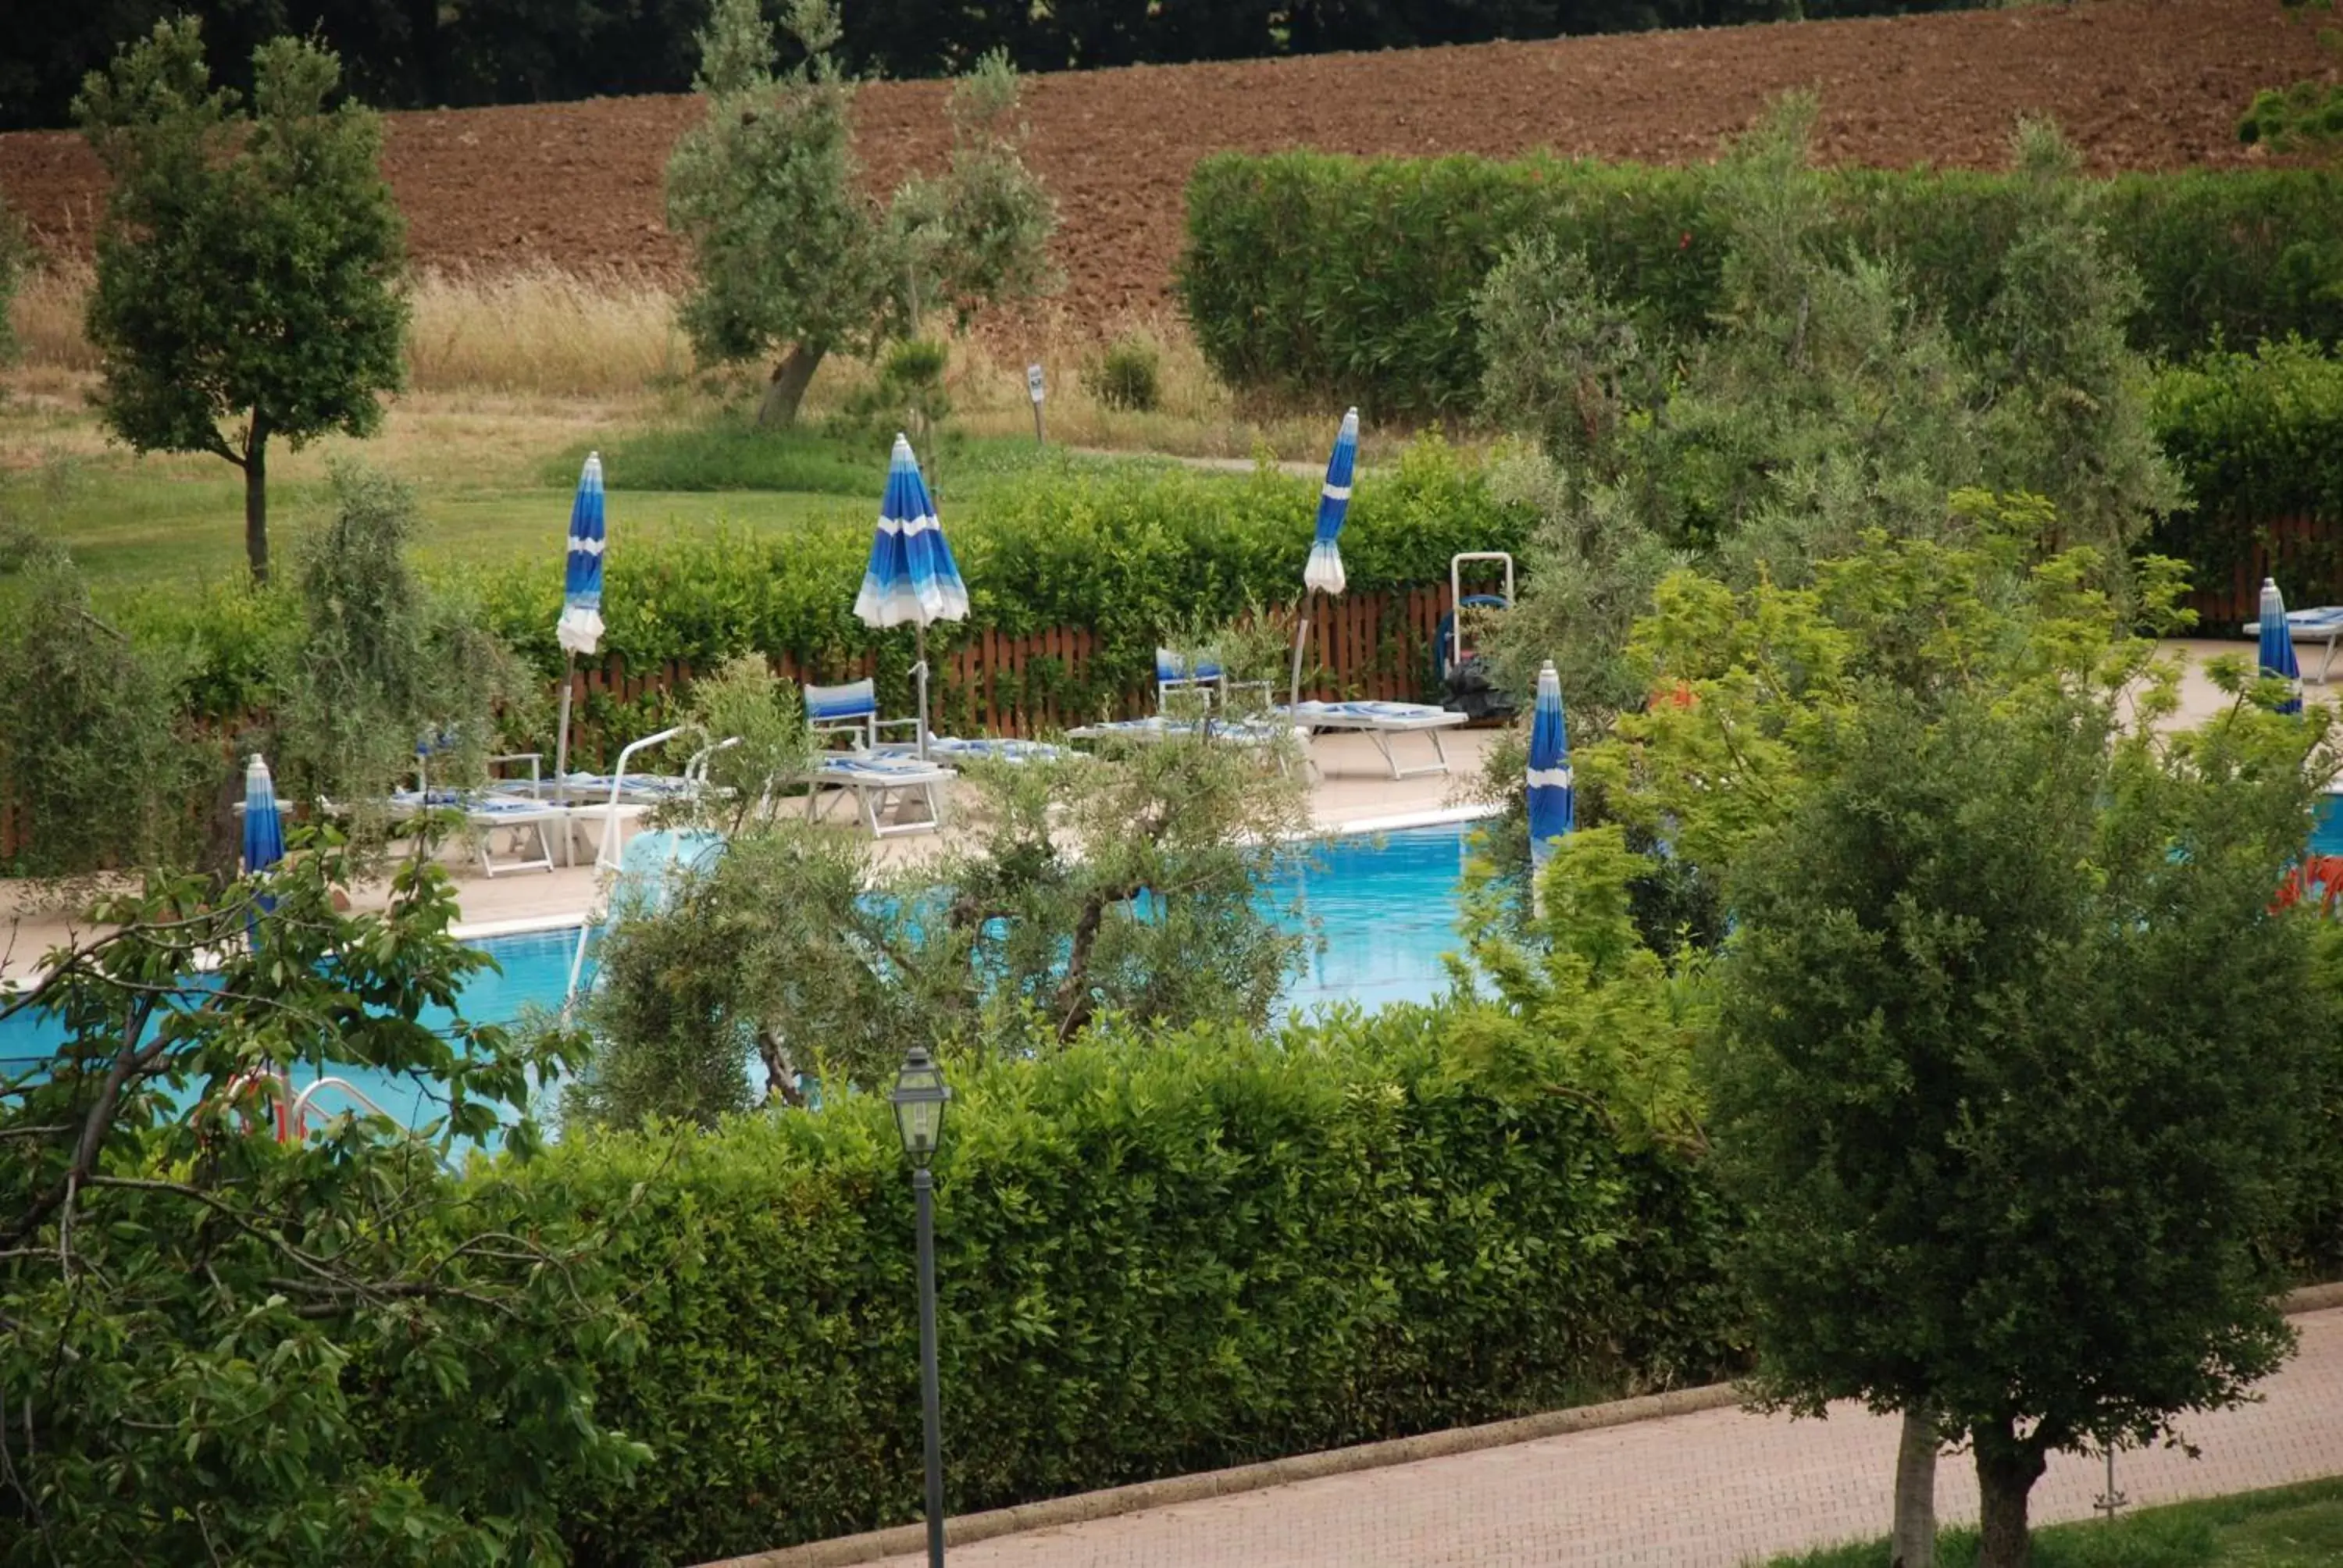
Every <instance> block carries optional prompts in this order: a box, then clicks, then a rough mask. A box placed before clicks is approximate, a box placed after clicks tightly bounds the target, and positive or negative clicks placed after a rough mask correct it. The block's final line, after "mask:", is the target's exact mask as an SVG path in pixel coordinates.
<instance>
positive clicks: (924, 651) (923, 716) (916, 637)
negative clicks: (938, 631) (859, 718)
mask: <svg viewBox="0 0 2343 1568" xmlns="http://www.w3.org/2000/svg"><path fill="white" fill-rule="evenodd" d="M911 644H912V647H913V648H915V649H916V650H917V658H916V659H915V661H914V662H913V664H912V665H911V674H912V675H913V676H915V677H916V678H918V679H919V682H920V761H922V762H925V761H926V760H927V759H928V628H927V623H926V622H924V621H914V622H912V623H911Z"/></svg>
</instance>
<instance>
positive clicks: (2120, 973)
mask: <svg viewBox="0 0 2343 1568" xmlns="http://www.w3.org/2000/svg"><path fill="white" fill-rule="evenodd" d="M2029 509H2030V508H2026V507H2019V508H2015V509H2013V508H2009V507H2007V506H2006V505H2004V506H2000V507H1994V506H1990V505H1988V504H1987V503H1986V500H1985V498H1980V497H1964V498H1961V506H1960V508H1959V509H1958V510H1957V511H1956V520H1961V521H1966V523H1968V524H1969V525H1970V528H1971V530H1972V531H1971V532H1970V533H1969V536H1968V537H1966V538H1958V537H1956V538H1954V539H1952V540H1951V541H1950V542H1942V541H1933V540H1926V539H1918V540H1894V539H1890V538H1885V537H1877V538H1875V539H1874V540H1873V541H1871V542H1870V543H1869V544H1868V545H1867V547H1866V548H1865V550H1864V551H1863V552H1862V553H1861V554H1859V555H1858V556H1855V557H1853V558H1847V559H1845V560H1841V561H1835V562H1831V563H1826V564H1825V566H1824V567H1823V568H1821V570H1820V571H1819V572H1818V573H1817V576H1816V579H1815V585H1814V586H1813V587H1812V588H1783V587H1779V586H1777V585H1774V584H1770V583H1765V584H1760V585H1758V586H1757V587H1756V588H1753V589H1751V590H1750V591H1749V592H1747V593H1746V594H1744V595H1741V596H1738V597H1736V596H1735V595H1734V594H1732V593H1731V592H1730V591H1729V590H1727V589H1725V588H1723V587H1722V586H1720V585H1718V584H1716V583H1715V582H1712V581H1709V580H1707V579H1704V578H1697V577H1694V576H1693V575H1692V574H1681V575H1679V576H1677V577H1675V578H1671V579H1669V580H1668V581H1667V582H1666V583H1664V584H1663V586H1662V588H1661V589H1660V592H1659V595H1658V598H1657V608H1656V612H1655V614H1654V617H1653V618H1652V619H1651V620H1650V621H1649V622H1648V623H1646V624H1645V625H1644V626H1643V627H1641V628H1638V632H1637V637H1636V648H1635V655H1636V657H1637V658H1638V659H1639V660H1640V661H1642V662H1643V663H1644V666H1645V668H1649V669H1651V670H1652V671H1653V672H1654V675H1655V676H1656V677H1658V678H1672V679H1675V680H1680V681H1682V682H1683V683H1684V686H1683V689H1684V693H1685V697H1686V700H1685V701H1684V702H1683V703H1674V702H1671V703H1663V704H1655V705H1654V707H1653V708H1652V709H1650V710H1649V711H1648V712H1646V713H1644V714H1642V715H1637V716H1632V717H1629V718H1623V719H1621V721H1620V723H1619V726H1618V733H1617V736H1616V738H1615V739H1611V740H1608V741H1605V742H1604V743H1601V744H1598V745H1596V746H1594V747H1592V748H1589V749H1587V750H1586V751H1585V752H1584V753H1583V754H1582V759H1581V762H1580V768H1581V771H1582V774H1584V775H1591V776H1593V777H1594V778H1596V779H1600V780H1602V781H1603V782H1604V786H1605V789H1606V791H1607V799H1609V801H1610V803H1611V805H1612V806H1613V808H1614V809H1616V810H1618V811H1620V812H1621V813H1622V814H1623V815H1625V816H1627V817H1629V818H1630V819H1633V820H1638V821H1642V822H1644V823H1646V824H1650V823H1654V822H1659V821H1665V822H1666V823H1668V824H1670V828H1669V832H1670V836H1671V838H1672V840H1673V842H1674V849H1675V852H1676V853H1678V854H1681V855H1683V856H1684V857H1686V858H1688V859H1691V860H1693V861H1694V862H1695V863H1697V864H1699V865H1701V866H1703V867H1704V868H1705V869H1712V870H1716V871H1721V872H1722V873H1723V874H1724V876H1725V882H1726V887H1727V891H1728V904H1727V907H1728V909H1729V910H1730V911H1731V914H1732V917H1733V919H1734V921H1735V935H1734V937H1733V939H1732V940H1730V941H1729V942H1728V943H1727V944H1726V945H1725V950H1724V957H1723V958H1722V960H1720V964H1721V967H1720V970H1719V972H1718V974H1717V977H1716V992H1715V994H1716V996H1717V998H1718V1000H1719V1003H1720V1006H1721V1009H1722V1027H1721V1029H1720V1030H1719V1031H1718V1032H1717V1035H1716V1037H1715V1044H1714V1046H1713V1047H1712V1048H1711V1049H1710V1050H1708V1051H1707V1052H1706V1053H1705V1054H1704V1057H1703V1060H1702V1067H1703V1071H1702V1078H1703V1081H1704V1086H1705V1088H1706V1091H1707V1093H1708V1096H1709V1101H1710V1104H1711V1107H1712V1112H1711V1117H1710V1121H1709V1131H1710V1135H1711V1137H1712V1138H1713V1139H1714V1140H1715V1144H1716V1147H1717V1150H1718V1154H1719V1159H1720V1161H1721V1164H1720V1170H1721V1172H1722V1174H1723V1177H1724V1179H1725V1181H1726V1183H1727V1188H1728V1191H1731V1192H1732V1193H1733V1194H1734V1195H1735V1197H1736V1198H1737V1200H1738V1201H1743V1202H1745V1203H1746V1204H1747V1205H1749V1211H1750V1212H1751V1213H1752V1214H1753V1215H1755V1216H1756V1217H1757V1222H1756V1223H1755V1224H1754V1225H1753V1227H1752V1229H1751V1231H1749V1233H1748V1235H1747V1237H1746V1239H1745V1241H1744V1242H1743V1244H1742V1246H1741V1248H1740V1250H1739V1258H1740V1266H1739V1277H1741V1278H1742V1279H1744V1280H1745V1282H1746V1283H1747V1284H1748V1287H1749V1289H1750V1290H1751V1292H1752V1295H1753V1298H1754V1302H1755V1315H1754V1318H1753V1325H1754V1329H1755V1334H1756V1338H1757V1341H1758V1345H1759V1351H1760V1357H1761V1360H1760V1374H1759V1379H1758V1382H1757V1386H1758V1387H1759V1388H1760V1389H1761V1390H1762V1391H1764V1392H1765V1394H1766V1396H1767V1397H1768V1398H1769V1399H1771V1400H1772V1401H1775V1402H1779V1403H1781V1404H1785V1405H1787V1406H1790V1407H1792V1408H1795V1409H1799V1410H1810V1409H1818V1408H1819V1407H1820V1406H1821V1404H1822V1403H1823V1402H1825V1401H1827V1400H1830V1399H1834V1398H1850V1397H1855V1398H1863V1399H1865V1400H1866V1401H1868V1402H1871V1403H1872V1404H1873V1405H1874V1406H1875V1407H1876V1408H1880V1409H1886V1410H1905V1409H1913V1408H1920V1409H1926V1410H1930V1411H1933V1412H1936V1415H1937V1418H1938V1420H1939V1421H1940V1422H1941V1423H1942V1431H1943V1433H1944V1435H1945V1436H1946V1438H1948V1439H1958V1440H1961V1441H1965V1442H1968V1443H1969V1444H1970V1445H1971V1446H1972V1447H1973V1449H1974V1451H1975V1452H1976V1454H1977V1456H1978V1465H1979V1478H1980V1483H1981V1484H1982V1486H1983V1488H1984V1490H1985V1493H1986V1499H1987V1502H1986V1539H1987V1543H1988V1560H1989V1561H1992V1562H1996V1563H2005V1562H2014V1561H2016V1560H2017V1559H2016V1558H2015V1557H2013V1556H2010V1555H2008V1553H2010V1552H2011V1551H2013V1550H2016V1548H2014V1547H2013V1546H2012V1544H2011V1543H2012V1542H2013V1541H2015V1542H2017V1543H2021V1545H2022V1541H2023V1537H2024V1533H2025V1526H2024V1520H2025V1497H2026V1492H2027V1490H2028V1488H2030V1486H2031V1484H2032V1482H2033V1480H2034V1478H2035V1477H2036V1475H2037V1474H2038V1473H2039V1471H2040V1466H2041V1462H2042V1457H2043V1455H2044V1454H2045V1453H2046V1452H2049V1451H2052V1450H2056V1449H2070V1448H2080V1447H2084V1446H2087V1445H2088V1444H2090V1443H2094V1442H2100V1441H2107V1440H2115V1439H2121V1440H2126V1441H2131V1442H2146V1441H2149V1440H2150V1439H2153V1438H2156V1437H2159V1436H2161V1435H2163V1434H2164V1433H2165V1432H2166V1430H2167V1423H2168V1422H2169V1421H2170V1419H2171V1418H2172V1417H2173V1416H2175V1415H2177V1414H2178V1413H2181V1412H2186V1411H2188V1410H2193V1409H2202V1408H2211V1407H2217V1406H2218V1405H2221V1404H2225V1403H2227V1402H2233V1401H2234V1399H2235V1398H2236V1397H2237V1395H2238V1393H2239V1392H2241V1391H2242V1390H2243V1388H2244V1387H2245V1386H2247V1384H2249V1383H2250V1382H2251V1381H2252V1380H2253V1379H2254V1378H2255V1377H2257V1376H2258V1375H2260V1373H2261V1372H2265V1371H2267V1370H2268V1367H2269V1366H2270V1365H2272V1364H2274V1358H2275V1357H2276V1356H2277V1355H2278V1353H2279V1352H2282V1350H2283V1347H2284V1345H2285V1343H2286V1337H2285V1333H2284V1331H2283V1329H2282V1327H2281V1326H2280V1325H2279V1323H2278V1320H2277V1319H2276V1318H2275V1316H2274V1315H2273V1314H2272V1312H2271V1309H2270V1308H2269V1306H2268V1292H2269V1291H2270V1288H2271V1287H2272V1286H2273V1285H2274V1284H2276V1283H2279V1282H2282V1280H2281V1277H2280V1276H2281V1273H2282V1270H2281V1269H2280V1267H2279V1266H2278V1259H2277V1258H2276V1256H2275V1255H2274V1252H2273V1251H2272V1250H2271V1249H2269V1248H2268V1246H2267V1243H2268V1241H2271V1240H2272V1239H2273V1238H2276V1237H2279V1236H2282V1235H2285V1234H2286V1233H2288V1231H2289V1229H2290V1227H2291V1226H2292V1225H2293V1224H2294V1222H2295V1221H2296V1218H2297V1216H2298V1213H2299V1212H2300V1209H2299V1207H2298V1201H2299V1200H2298V1194H2297V1193H2296V1192H2295V1191H2293V1190H2292V1189H2293V1188H2294V1187H2295V1185H2296V1184H2297V1182H2298V1181H2299V1180H2300V1179H2301V1178H2303V1177H2305V1176H2307V1175H2308V1174H2310V1173H2311V1172H2312V1171H2314V1170H2315V1169H2316V1167H2317V1162H2315V1161H2309V1160H2308V1159H2307V1158H2306V1157H2307V1155H2308V1151H2309V1147H2310V1146H2309V1144H2308V1136H2309V1134H2310V1133H2311V1131H2312V1128H2313V1124H2314V1123H2315V1122H2317V1121H2318V1119H2319V1118H2320V1117H2321V1115H2322V1112H2321V1111H2320V1110H2319V1093H2320V1092H2321V1091H2320V1088H2319V1085H2320V1084H2321V1083H2322V1082H2325V1081H2328V1080H2329V1078H2330V1077H2331V1071H2332V1064H2333V1060H2334V1059H2335V1057H2336V1055H2337V1051H2336V1046H2337V1043H2338V1030H2337V1028H2336V1020H2335V1014H2334V1010H2333V1006H2332V996H2331V993H2330V991H2329V990H2327V989H2324V984H2325V976H2326V975H2327V974H2328V972H2329V971H2328V970H2327V969H2326V967H2325V966H2324V964H2323V963H2321V961H2320V960H2319V959H2318V954H2317V952H2316V950H2315V945H2314V944H2315V940H2316V938H2317V935H2318V933H2317V930H2316V922H2315V921H2308V920H2298V919H2295V918H2292V917H2285V918H2273V917H2272V916H2271V915H2270V914H2269V912H2268V910H2269V905H2270V901H2271V897H2272V890H2273V888H2274V887H2275V885H2276V883H2277V879H2278V874H2279V872H2280V870H2281V869H2282V868H2283V866H2284V865H2285V863H2286V862H2287V861H2288V859H2290V858H2293V857H2295V856H2298V855H2299V853H2300V852H2301V847H2302V843H2303V840H2304V838H2305V835H2306V833H2307V831H2308V823H2309V819H2310V802H2311V800H2312V799H2313V795H2314V792H2315V790H2316V789H2317V787H2318V774H2319V771H2320V769H2322V768H2326V767H2328V766H2329V764H2328V762H2327V757H2328V753H2327V751H2326V749H2325V729H2324V726H2323V725H2321V724H2318V723H2316V722H2311V721H2307V720H2302V719H2290V718H2286V717H2282V716H2280V715H2278V714H2276V713H2274V712H2272V711H2269V710H2268V708H2267V707H2266V706H2265V704H2266V701H2267V699H2268V698H2269V697H2270V696H2271V695H2272V694H2271V693H2269V692H2268V691H2266V690H2264V689H2261V688H2258V687H2257V686H2255V685H2254V684H2253V683H2252V682H2251V680H2250V678H2248V676H2247V672H2246V669H2245V667H2244V665H2243V663H2242V661H2237V660H2230V661H2227V663H2226V664H2224V665H2220V666H2217V667H2216V669H2215V674H2216V677H2217V678H2218V679H2221V680H2223V681H2225V682H2227V683H2228V685H2229V687H2230V689H2231V690H2232V691H2233V692H2235V693H2236V700H2235V703H2234V706H2233V707H2232V708H2231V709H2229V710H2227V711H2226V712H2225V713H2223V714H2222V715H2221V716H2220V717H2219V718H2218V719H2216V720H2215V721H2213V722H2212V723H2211V724H2209V725H2207V727H2205V728H2203V729H2198V730H2195V731H2188V732H2183V733H2179V734H2176V735H2170V736H2165V735H2161V734H2159V732H2158V727H2159V726H2160V725H2162V724H2163V723H2164V722H2165V721H2166V720H2167V719H2169V718H2170V716H2171V714H2172V712H2173V710H2174V708H2175V706H2176V704H2177V697H2176V695H2175V689H2176V682H2177V672H2176V671H2175V670H2174V669H2172V668H2169V667H2167V666H2166V665H2164V664H2162V663H2161V662H2159V661H2158V660H2157V656H2156V653H2155V646H2154V644H2153V642H2152V641H2150V640H2148V639H2147V638H2144V637H2140V636H2137V635H2135V634H2133V633H2132V632H2131V631H2130V629H2129V618H2128V614H2127V611H2126V610H2125V609H2124V608H2123V607H2122V606H2120V605H2119V604H2118V603H2117V601H2115V600H2113V599H2111V598H2109V597H2108V596H2107V594H2105V593H2104V592H2102V591H2100V590H2098V589H2097V588H2093V587H2092V586H2090V585H2091V583H2092V580H2093V577H2094V573H2095V571H2096V569H2097V568H2096V563H2095V562H2094V561H2093V560H2092V559H2091V558H2090V557H2089V554H2088V552H2068V553H2067V554H2065V555H2061V556H2059V557H2056V558H2053V559H2051V560H2049V561H2047V562H2045V563H2043V564H2042V565H2041V566H2039V567H2037V568H2035V569H2033V570H2032V571H2031V572H2030V573H2027V574H2026V575H2025V576H2023V577H2021V576H2019V575H2018V574H2017V573H2016V570H2015V568H2016V566H2017V565H2018V564H2019V563H2020V562H2021V561H2022V560H2023V559H2024V558H2025V556H2026V551H2027V548H2028V546H2029V543H2030V541H2031V540H2032V539H2033V538H2036V537H2038V536H2039V534H2040V533H2041V531H2042V527H2043V519H2042V518H2039V517H2038V516H2028V515H2027V512H2028V510H2029ZM2176 594H2177V578H2175V577H2174V576H2173V575H2172V574H2171V572H2170V571H2169V570H2168V569H2167V568H2164V567H2162V566H2157V565H2155V564H2154V563H2151V569H2150V570H2149V571H2148V572H2147V575H2146V578H2145V579H2144V582H2143V591H2142V595H2141V602H2142V604H2143V606H2144V607H2145V608H2146V609H2147V612H2148V613H2149V615H2150V616H2151V618H2154V617H2156V616H2157V615H2158V614H2159V613H2168V609H2169V606H2170V604H2171V602H2172V600H2173V598H2175V596H2176ZM2307 757H2308V758H2309V759H2310V760H2311V761H2312V762H2313V764H2314V766H2313V767H2312V768H2311V769H2309V770H2308V771H2306V769H2305V767H2304V763H2305V760H2306V758H2307ZM2280 1085H2282V1086H2284V1087H2277V1088H2274V1087H2273V1086H2280ZM2273 1096H2275V1097H2276V1098H2278V1099H2280V1100H2283V1101H2286V1103H2285V1104H2284V1105H2283V1106H2273V1105H2271V1103H2270V1101H2271V1099H2272V1097H2273ZM2013 1195H2014V1196H2013ZM2141 1237H2153V1238H2155V1239H2156V1240H2155V1243H2154V1244H2153V1245H2152V1246H2145V1247H2143V1246H2141V1245H2140V1244H2139V1242H2138V1239H2139V1238H2141Z"/></svg>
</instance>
